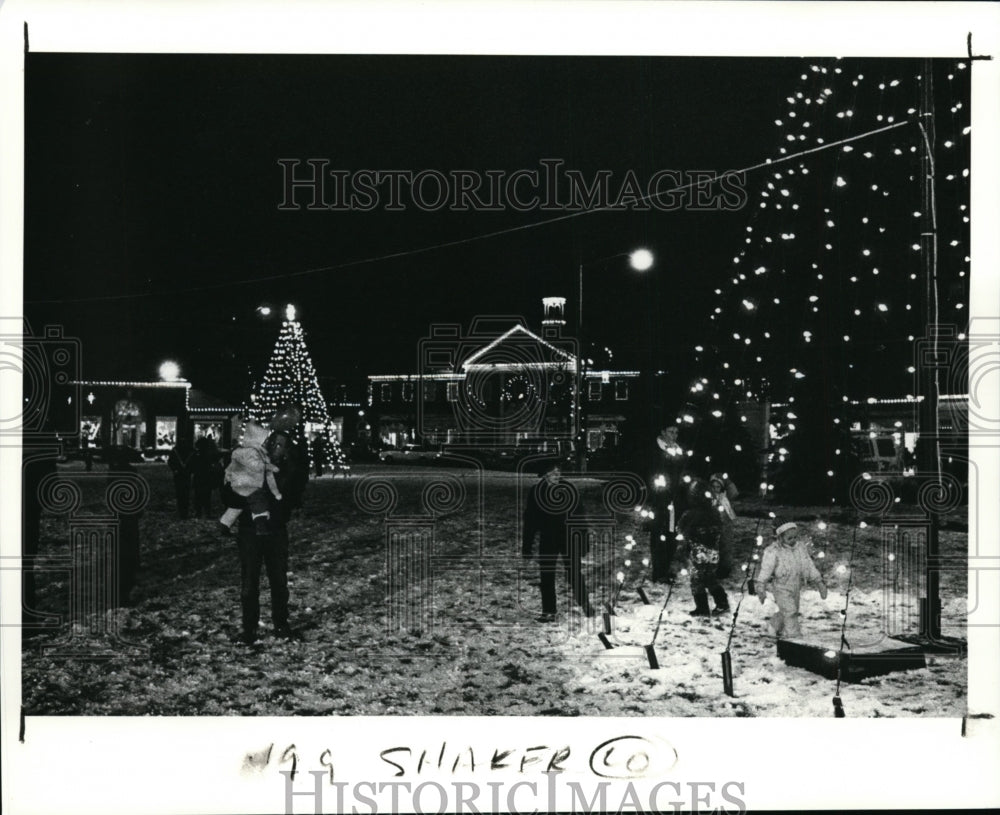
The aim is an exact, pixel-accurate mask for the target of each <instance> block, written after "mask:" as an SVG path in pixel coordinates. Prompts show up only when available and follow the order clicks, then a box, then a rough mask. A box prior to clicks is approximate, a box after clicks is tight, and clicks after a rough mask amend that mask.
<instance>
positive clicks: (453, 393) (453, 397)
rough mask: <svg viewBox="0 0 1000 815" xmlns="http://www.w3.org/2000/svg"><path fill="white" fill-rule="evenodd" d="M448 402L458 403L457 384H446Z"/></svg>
mask: <svg viewBox="0 0 1000 815" xmlns="http://www.w3.org/2000/svg"><path fill="white" fill-rule="evenodd" d="M448 401H449V402H457V401H458V383H457V382H449V383H448Z"/></svg>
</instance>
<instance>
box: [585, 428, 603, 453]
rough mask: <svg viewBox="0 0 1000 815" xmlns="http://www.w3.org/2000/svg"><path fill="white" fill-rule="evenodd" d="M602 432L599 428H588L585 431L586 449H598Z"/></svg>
mask: <svg viewBox="0 0 1000 815" xmlns="http://www.w3.org/2000/svg"><path fill="white" fill-rule="evenodd" d="M602 437H603V434H602V433H601V431H600V430H588V431H587V449H588V450H600V449H601V441H602Z"/></svg>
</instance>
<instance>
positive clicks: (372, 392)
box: [365, 297, 639, 459]
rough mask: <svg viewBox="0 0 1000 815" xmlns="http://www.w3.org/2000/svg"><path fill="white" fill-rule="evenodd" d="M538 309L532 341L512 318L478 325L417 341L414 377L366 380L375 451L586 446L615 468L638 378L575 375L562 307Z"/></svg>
mask: <svg viewBox="0 0 1000 815" xmlns="http://www.w3.org/2000/svg"><path fill="white" fill-rule="evenodd" d="M543 306H544V320H543V322H542V326H541V330H540V332H538V333H536V332H534V331H532V330H531V329H529V328H528V326H527V325H526V324H525V321H524V320H523V319H521V318H517V317H511V318H490V319H489V320H477V321H474V322H473V324H472V326H471V327H470V329H469V330H468V331H465V330H463V329H462V327H461V326H458V325H444V326H435V328H434V329H433V330H432V332H431V335H430V336H429V337H426V338H424V340H422V341H421V344H420V355H419V359H420V364H419V370H417V371H410V372H400V373H391V374H373V375H370V376H369V377H368V392H367V399H366V402H367V406H366V408H365V411H366V413H365V423H366V424H368V425H370V428H371V434H372V443H373V444H374V445H375V446H378V447H382V448H399V447H403V446H404V445H407V444H425V445H430V446H434V447H438V448H441V449H445V448H448V447H454V448H466V449H469V448H478V449H505V450H515V451H523V452H542V451H544V452H553V451H555V452H560V453H566V454H569V453H570V452H572V451H573V450H575V445H576V444H577V443H579V440H580V439H582V440H583V441H584V443H585V444H586V447H587V450H588V451H589V452H590V453H592V454H603V455H606V456H607V457H608V458H609V459H613V458H614V457H615V454H616V451H617V450H618V448H619V446H620V442H621V436H622V433H623V430H624V428H625V426H626V425H627V424H628V422H629V421H630V417H631V414H632V413H633V408H634V405H635V397H636V381H637V378H638V377H639V372H638V371H628V370H611V369H604V368H602V369H592V368H591V367H588V366H587V365H583V366H582V368H580V369H579V370H578V364H579V354H578V353H577V348H576V343H575V340H573V339H572V338H567V337H565V336H564V332H563V329H564V327H565V321H564V319H563V310H564V308H565V299H564V298H555V297H550V298H545V299H544V300H543ZM578 392H579V394H580V396H581V398H580V399H579V401H578V400H577V394H578ZM577 428H583V429H584V432H583V434H582V435H581V434H579V433H578V432H577Z"/></svg>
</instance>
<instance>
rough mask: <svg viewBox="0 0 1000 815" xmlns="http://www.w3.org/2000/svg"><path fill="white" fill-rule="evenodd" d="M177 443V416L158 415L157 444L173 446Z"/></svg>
mask: <svg viewBox="0 0 1000 815" xmlns="http://www.w3.org/2000/svg"><path fill="white" fill-rule="evenodd" d="M175 444H177V417H176V416H157V417H156V446H157V447H173V446H174V445H175Z"/></svg>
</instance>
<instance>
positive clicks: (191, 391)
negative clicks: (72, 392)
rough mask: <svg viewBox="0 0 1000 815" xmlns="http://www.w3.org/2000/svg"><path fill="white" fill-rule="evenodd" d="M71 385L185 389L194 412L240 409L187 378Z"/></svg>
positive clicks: (84, 381)
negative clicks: (193, 384)
mask: <svg viewBox="0 0 1000 815" xmlns="http://www.w3.org/2000/svg"><path fill="white" fill-rule="evenodd" d="M70 384H71V385H79V386H80V387H84V388H128V389H130V390H133V389H150V390H160V389H183V390H184V391H185V393H184V397H185V404H186V406H187V409H188V410H189V411H193V412H200V413H205V412H214V413H236V412H238V411H239V410H240V406H239V405H232V404H230V403H229V402H228V401H226V400H225V399H221V398H220V397H218V396H214V395H213V394H210V393H206V392H205V391H202V390H198V389H197V388H195V387H192V385H191V383H190V382H188V381H186V380H183V379H181V380H177V381H176V382H163V381H161V380H156V381H152V382H139V381H129V380H105V379H94V380H86V379H83V380H78V381H74V382H70Z"/></svg>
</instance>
